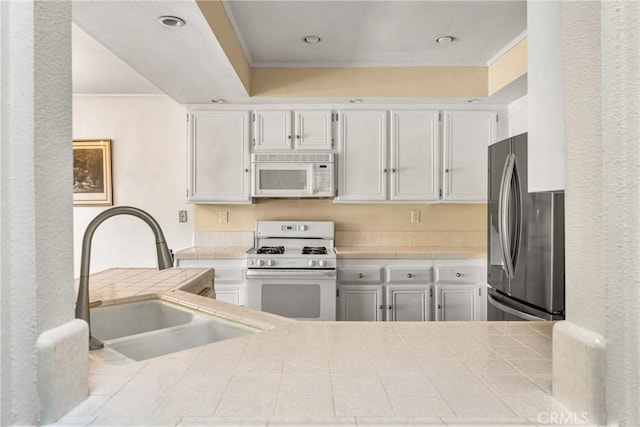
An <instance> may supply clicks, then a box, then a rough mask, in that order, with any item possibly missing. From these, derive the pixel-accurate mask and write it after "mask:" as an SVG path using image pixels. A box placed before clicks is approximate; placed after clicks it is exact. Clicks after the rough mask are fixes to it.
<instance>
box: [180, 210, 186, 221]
mask: <svg viewBox="0 0 640 427" xmlns="http://www.w3.org/2000/svg"><path fill="white" fill-rule="evenodd" d="M178 222H187V211H178Z"/></svg>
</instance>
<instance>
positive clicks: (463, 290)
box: [434, 266, 486, 321]
mask: <svg viewBox="0 0 640 427" xmlns="http://www.w3.org/2000/svg"><path fill="white" fill-rule="evenodd" d="M435 270H436V282H435V285H434V288H435V291H434V293H435V301H434V304H435V306H434V313H435V320H437V321H442V320H486V307H485V304H486V303H485V301H486V287H485V286H484V284H483V283H482V271H483V269H482V268H481V267H470V266H451V267H436V269H435Z"/></svg>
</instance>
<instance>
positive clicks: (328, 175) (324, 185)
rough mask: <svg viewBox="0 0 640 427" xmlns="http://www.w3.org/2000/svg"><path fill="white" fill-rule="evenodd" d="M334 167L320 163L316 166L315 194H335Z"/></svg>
mask: <svg viewBox="0 0 640 427" xmlns="http://www.w3.org/2000/svg"><path fill="white" fill-rule="evenodd" d="M332 166H333V165H332V164H326V163H320V164H316V165H314V172H315V173H314V175H315V185H314V187H315V188H314V193H315V194H326V195H331V194H332V193H333V167H332Z"/></svg>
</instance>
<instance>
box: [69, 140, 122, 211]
mask: <svg viewBox="0 0 640 427" xmlns="http://www.w3.org/2000/svg"><path fill="white" fill-rule="evenodd" d="M73 205H74V206H85V205H89V206H112V205H113V186H112V181H111V140H110V139H91V140H74V141H73Z"/></svg>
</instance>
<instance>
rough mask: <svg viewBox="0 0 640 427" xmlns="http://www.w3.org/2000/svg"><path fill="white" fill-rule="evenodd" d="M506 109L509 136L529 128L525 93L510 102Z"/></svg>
mask: <svg viewBox="0 0 640 427" xmlns="http://www.w3.org/2000/svg"><path fill="white" fill-rule="evenodd" d="M508 109H509V137H512V136H516V135H520V134H521V133H525V132H527V131H528V130H529V117H528V104H527V95H525V96H523V97H522V98H519V99H516V100H515V101H513V102H512V103H510V104H509V106H508Z"/></svg>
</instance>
